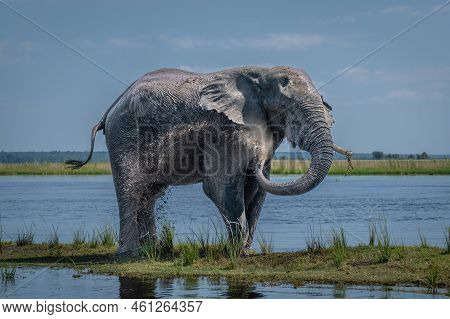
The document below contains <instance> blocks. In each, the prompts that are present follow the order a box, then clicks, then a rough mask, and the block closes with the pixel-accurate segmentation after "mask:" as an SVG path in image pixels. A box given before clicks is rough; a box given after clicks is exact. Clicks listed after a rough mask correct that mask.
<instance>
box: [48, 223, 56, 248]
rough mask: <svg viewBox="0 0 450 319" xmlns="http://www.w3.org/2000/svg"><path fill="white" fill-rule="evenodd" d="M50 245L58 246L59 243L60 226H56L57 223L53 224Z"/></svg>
mask: <svg viewBox="0 0 450 319" xmlns="http://www.w3.org/2000/svg"><path fill="white" fill-rule="evenodd" d="M47 244H48V247H50V248H53V247H58V245H59V234H58V227H56V228H55V225H52V230H51V233H50V235H49V236H48V240H47Z"/></svg>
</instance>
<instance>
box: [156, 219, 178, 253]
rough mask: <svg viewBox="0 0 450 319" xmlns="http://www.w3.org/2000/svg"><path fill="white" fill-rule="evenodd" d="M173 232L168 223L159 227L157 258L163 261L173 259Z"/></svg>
mask: <svg viewBox="0 0 450 319" xmlns="http://www.w3.org/2000/svg"><path fill="white" fill-rule="evenodd" d="M174 240H175V230H174V229H173V227H172V226H171V225H170V224H169V223H165V224H163V225H162V227H161V233H160V236H159V243H158V248H159V257H160V258H163V259H172V258H173V257H174Z"/></svg>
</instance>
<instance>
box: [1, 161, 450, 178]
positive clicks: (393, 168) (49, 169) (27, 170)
mask: <svg viewBox="0 0 450 319" xmlns="http://www.w3.org/2000/svg"><path fill="white" fill-rule="evenodd" d="M352 163H353V167H354V169H353V170H352V171H351V174H352V175H448V174H450V160H354V161H352ZM308 167H309V161H303V160H274V161H273V162H272V174H279V175H287V174H303V173H305V172H306V170H307V169H308ZM347 169H348V166H347V161H345V160H336V161H334V162H333V166H332V167H331V169H330V172H329V174H330V175H344V174H346V173H347ZM106 174H111V167H110V165H109V163H89V164H87V165H85V166H84V167H82V168H81V169H79V170H71V169H67V168H66V167H65V166H64V164H62V163H26V164H0V175H106Z"/></svg>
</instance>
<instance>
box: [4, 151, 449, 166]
mask: <svg viewBox="0 0 450 319" xmlns="http://www.w3.org/2000/svg"><path fill="white" fill-rule="evenodd" d="M87 156H88V152H59V151H54V152H3V151H1V152H0V163H9V164H11V163H63V162H64V161H66V160H68V159H76V160H85V159H86V158H87ZM334 157H335V159H345V157H344V156H342V155H340V154H335V155H334ZM275 159H279V160H303V159H305V160H308V159H310V156H309V154H308V153H307V152H276V153H275ZM353 159H355V160H372V159H450V155H428V154H427V153H421V154H384V153H383V152H373V153H354V154H353ZM91 162H93V163H101V162H109V156H108V152H94V154H93V156H92V159H91Z"/></svg>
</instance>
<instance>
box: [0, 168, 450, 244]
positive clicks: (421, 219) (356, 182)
mask: <svg viewBox="0 0 450 319" xmlns="http://www.w3.org/2000/svg"><path fill="white" fill-rule="evenodd" d="M290 178H292V177H275V178H274V179H275V180H278V181H281V180H286V179H290ZM166 199H167V201H166V202H167V204H165V205H160V206H161V207H162V209H160V210H159V213H158V216H159V220H166V221H170V222H171V223H172V224H173V225H174V227H175V230H176V233H177V235H178V237H183V236H186V235H189V234H190V233H191V231H192V230H193V229H194V230H198V229H199V228H206V227H207V225H208V224H209V225H210V223H211V221H213V222H217V221H220V219H219V214H218V211H217V209H216V207H215V206H214V205H213V204H212V202H211V201H210V200H209V199H208V198H207V197H206V196H205V195H204V194H203V191H202V187H201V184H195V185H188V186H178V187H173V188H171V189H170V191H169V194H168V196H167V198H166ZM0 216H1V225H2V228H3V237H4V238H5V239H9V240H14V239H15V238H16V236H17V232H18V231H20V230H23V229H28V228H29V227H30V226H31V225H32V228H33V230H34V232H35V234H36V235H35V240H36V241H46V240H47V239H48V236H49V234H50V233H51V230H52V227H53V226H55V227H57V229H58V232H59V235H60V240H61V242H70V241H71V240H72V236H73V233H74V231H75V230H77V229H79V228H84V229H85V231H86V232H88V233H89V232H90V231H91V230H93V229H96V228H101V227H103V226H104V225H108V224H110V225H117V222H118V209H117V204H116V196H115V192H114V187H113V182H112V177H111V176H48V177H46V176H1V177H0ZM380 217H381V218H385V219H386V221H387V224H388V228H389V231H390V233H391V236H392V237H393V239H394V241H395V242H396V243H398V244H405V245H416V244H418V243H419V242H420V240H419V231H420V233H422V235H423V236H425V237H426V239H427V241H428V243H429V244H431V245H439V246H443V245H444V244H445V240H444V232H445V230H446V227H447V226H448V225H450V176H347V177H339V176H338V177H336V176H331V177H327V178H326V179H325V181H324V182H323V183H322V184H320V185H319V186H318V187H317V188H316V189H314V190H313V191H311V192H309V193H307V194H304V195H302V196H274V195H270V194H269V195H268V196H267V198H266V201H265V204H264V207H263V210H262V213H261V218H260V222H259V224H258V232H259V233H262V234H264V235H265V236H266V237H267V236H270V237H272V239H273V243H274V246H275V249H276V250H278V251H291V250H299V249H303V248H304V247H305V237H306V236H308V233H309V229H310V228H311V227H313V228H314V229H315V232H316V233H319V232H321V233H322V235H323V237H324V238H325V239H326V238H327V237H328V236H329V234H330V231H331V229H332V228H337V227H340V226H342V227H343V228H344V229H345V230H346V231H347V237H348V239H349V242H350V243H351V244H358V243H366V242H367V240H368V225H369V223H370V222H371V221H372V222H373V221H375V222H376V221H377V220H379V219H380ZM220 222H221V221H220ZM257 248H258V247H257V245H255V249H257Z"/></svg>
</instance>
